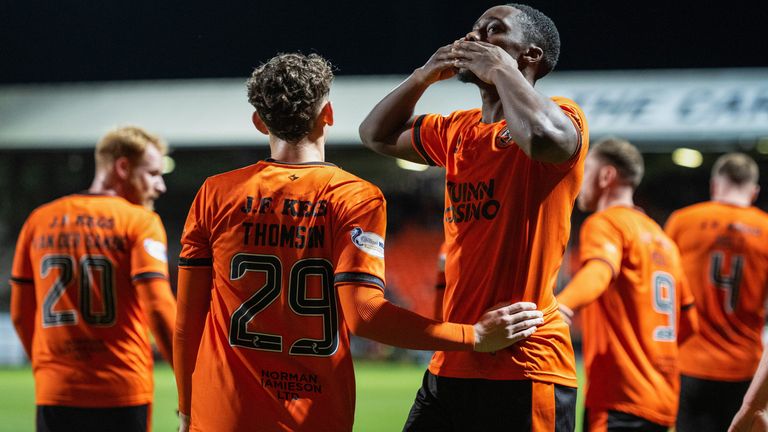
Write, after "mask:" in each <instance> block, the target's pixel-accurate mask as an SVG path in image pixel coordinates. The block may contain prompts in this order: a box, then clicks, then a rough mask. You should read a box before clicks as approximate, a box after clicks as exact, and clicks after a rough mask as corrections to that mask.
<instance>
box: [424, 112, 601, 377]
mask: <svg viewBox="0 0 768 432" xmlns="http://www.w3.org/2000/svg"><path fill="white" fill-rule="evenodd" d="M553 100H554V101H555V103H557V104H558V105H559V106H560V107H561V109H562V110H563V113H565V114H566V115H567V116H568V118H569V119H571V120H572V121H573V124H574V125H575V127H576V128H577V130H578V132H579V138H580V142H579V147H578V149H577V151H576V152H575V154H574V155H573V157H572V158H571V159H570V160H568V161H566V162H563V163H561V164H550V163H542V162H537V161H534V160H532V159H531V158H529V157H528V156H527V155H526V154H525V153H524V152H523V151H522V150H521V149H520V148H519V147H518V146H517V145H516V144H515V142H514V141H513V140H512V139H511V137H510V133H509V131H508V130H507V124H506V121H504V120H502V121H500V122H497V123H492V124H486V123H482V122H481V118H482V113H481V111H480V110H479V109H474V110H469V111H457V112H454V113H452V114H450V115H449V116H447V117H443V116H441V115H436V114H428V115H424V116H421V117H419V118H418V119H417V121H416V122H415V123H414V127H413V146H414V149H415V150H416V151H417V152H418V153H419V154H421V155H422V157H423V158H424V160H425V161H427V163H429V164H431V165H438V166H442V167H445V168H446V191H445V213H444V221H443V222H444V228H445V236H446V248H447V259H446V265H445V276H446V289H445V297H444V300H443V318H444V319H445V320H446V321H450V322H456V323H465V324H472V323H475V322H476V321H477V319H478V318H479V317H480V316H481V315H482V313H483V312H484V311H486V310H487V309H489V308H491V307H492V306H494V305H496V304H498V303H501V302H519V301H527V302H534V303H536V304H537V305H538V308H539V309H540V310H541V311H542V312H543V313H544V320H545V324H544V325H542V326H539V328H538V330H537V331H536V333H535V334H534V335H533V336H531V337H530V338H528V339H526V340H525V341H523V342H521V343H517V344H515V345H514V346H512V347H510V348H508V349H506V350H504V351H503V352H499V353H496V354H495V355H494V354H488V353H477V352H443V351H438V352H436V353H435V355H434V357H433V358H432V362H431V364H430V366H429V369H430V371H431V372H432V373H433V374H436V375H442V376H448V377H457V378H486V379H500V380H501V379H504V380H515V379H531V380H538V381H543V382H548V383H554V384H561V385H567V386H571V387H575V386H576V372H575V361H574V355H573V348H572V346H571V340H570V334H569V329H568V326H567V325H566V324H565V323H564V322H563V320H562V318H561V317H560V314H559V313H558V312H557V310H558V306H557V302H556V301H555V297H554V294H553V291H554V287H555V283H556V279H557V273H558V270H559V268H560V264H561V262H562V257H563V253H564V252H565V247H566V244H567V243H568V236H569V234H570V217H571V211H572V210H573V204H574V201H575V199H576V195H577V194H578V192H579V188H580V187H581V180H582V176H583V171H584V159H585V157H586V154H587V148H588V146H589V144H588V143H589V137H588V136H589V135H588V131H587V123H586V120H585V118H584V114H583V113H582V111H581V109H580V108H579V107H578V106H577V105H576V104H575V103H574V102H573V101H570V100H568V99H565V98H559V97H556V98H553Z"/></svg>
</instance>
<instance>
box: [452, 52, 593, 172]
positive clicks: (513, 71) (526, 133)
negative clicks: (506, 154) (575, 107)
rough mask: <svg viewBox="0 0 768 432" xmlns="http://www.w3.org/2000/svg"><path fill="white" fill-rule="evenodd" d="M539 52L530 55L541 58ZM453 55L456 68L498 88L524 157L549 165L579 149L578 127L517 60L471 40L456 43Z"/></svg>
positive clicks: (567, 157) (510, 125) (508, 121)
mask: <svg viewBox="0 0 768 432" xmlns="http://www.w3.org/2000/svg"><path fill="white" fill-rule="evenodd" d="M539 51H540V50H539ZM539 51H535V50H532V52H531V53H529V54H530V55H536V54H538V55H541V53H540V52H539ZM453 52H454V55H455V56H456V58H455V60H454V66H456V67H457V68H467V69H469V70H470V71H472V72H473V73H474V74H475V75H476V76H477V77H478V78H479V79H481V80H482V81H484V82H486V83H487V84H491V85H493V86H494V87H495V88H496V91H497V93H498V94H499V98H500V99H501V104H502V106H503V107H504V118H505V119H506V120H507V128H508V129H509V132H510V134H511V135H512V138H513V139H514V140H515V142H516V143H517V145H518V146H519V147H520V149H521V150H523V151H524V152H525V154H527V155H528V156H529V157H530V158H531V159H533V160H536V161H540V162H550V163H561V162H565V161H567V160H568V159H570V157H571V156H573V154H574V153H575V152H576V150H577V148H578V146H579V132H578V131H577V130H576V126H575V125H574V124H573V122H572V121H571V120H570V119H569V118H568V116H567V115H566V114H565V113H563V110H562V109H560V107H559V106H558V105H557V104H556V103H554V102H553V101H552V100H551V99H549V98H548V97H546V96H544V95H542V94H541V93H539V92H538V91H536V90H535V89H534V88H533V86H532V85H531V83H530V82H528V80H527V79H526V78H525V77H524V76H523V74H522V73H521V72H520V69H519V68H518V63H517V60H516V59H515V58H513V57H512V56H511V55H509V53H507V52H506V51H504V50H503V49H502V48H500V47H498V46H496V45H493V44H490V43H487V42H480V41H472V40H458V41H456V42H455V43H454V45H453Z"/></svg>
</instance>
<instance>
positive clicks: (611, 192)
mask: <svg viewBox="0 0 768 432" xmlns="http://www.w3.org/2000/svg"><path fill="white" fill-rule="evenodd" d="M634 194H635V191H634V190H633V189H632V188H631V187H629V186H618V187H613V188H610V189H607V190H606V191H605V192H603V194H602V195H601V196H600V199H599V200H598V201H597V211H601V210H605V209H607V208H609V207H629V208H634V207H635V200H634V198H633V195H634Z"/></svg>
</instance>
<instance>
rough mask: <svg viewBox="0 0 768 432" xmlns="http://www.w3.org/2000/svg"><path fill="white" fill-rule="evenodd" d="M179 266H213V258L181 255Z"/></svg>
mask: <svg viewBox="0 0 768 432" xmlns="http://www.w3.org/2000/svg"><path fill="white" fill-rule="evenodd" d="M179 267H213V258H184V257H179Z"/></svg>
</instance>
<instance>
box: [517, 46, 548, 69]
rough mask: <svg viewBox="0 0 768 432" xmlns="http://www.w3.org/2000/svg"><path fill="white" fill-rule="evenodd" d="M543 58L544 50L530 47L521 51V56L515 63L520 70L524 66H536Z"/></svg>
mask: <svg viewBox="0 0 768 432" xmlns="http://www.w3.org/2000/svg"><path fill="white" fill-rule="evenodd" d="M543 57H544V50H542V49H541V48H539V47H537V46H536V45H531V46H530V47H528V49H526V50H525V51H523V53H522V54H520V56H519V57H518V58H517V63H518V65H519V66H520V68H521V69H522V68H523V67H525V66H528V65H536V66H537V65H538V64H539V62H540V61H541V59H542V58H543Z"/></svg>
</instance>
